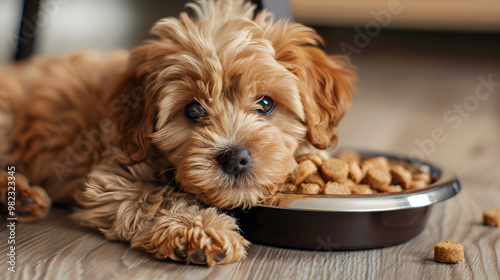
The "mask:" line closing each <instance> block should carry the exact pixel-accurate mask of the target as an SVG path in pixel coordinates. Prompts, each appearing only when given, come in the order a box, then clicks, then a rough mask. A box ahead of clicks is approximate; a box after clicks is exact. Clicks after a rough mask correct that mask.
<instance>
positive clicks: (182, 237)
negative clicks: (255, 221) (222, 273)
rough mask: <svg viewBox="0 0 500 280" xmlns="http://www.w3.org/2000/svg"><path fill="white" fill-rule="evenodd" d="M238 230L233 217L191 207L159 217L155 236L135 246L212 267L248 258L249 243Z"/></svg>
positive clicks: (179, 259)
mask: <svg viewBox="0 0 500 280" xmlns="http://www.w3.org/2000/svg"><path fill="white" fill-rule="evenodd" d="M237 230H238V226H237V225H236V221H235V219H234V218H232V217H230V216H228V215H226V214H220V213H218V212H217V210H216V209H215V208H206V209H197V208H196V206H192V207H189V208H188V209H187V211H186V212H185V213H176V214H173V215H172V214H170V215H168V214H167V215H165V216H162V217H159V218H158V219H157V220H156V221H155V225H154V227H153V233H152V234H148V235H150V236H149V237H146V236H144V237H140V238H138V239H136V240H133V242H132V246H133V247H139V246H141V247H142V248H144V249H145V250H146V251H148V252H150V253H152V254H154V256H155V257H156V258H158V259H166V258H170V259H172V260H175V261H183V262H185V263H187V264H190V263H192V264H203V265H205V264H206V265H208V266H213V265H215V264H226V263H232V262H236V261H238V260H240V259H243V258H245V257H246V247H247V246H248V245H250V243H249V242H248V241H247V240H245V239H244V238H243V237H241V235H239V234H238V233H237V232H236V231H237ZM141 243H142V244H141Z"/></svg>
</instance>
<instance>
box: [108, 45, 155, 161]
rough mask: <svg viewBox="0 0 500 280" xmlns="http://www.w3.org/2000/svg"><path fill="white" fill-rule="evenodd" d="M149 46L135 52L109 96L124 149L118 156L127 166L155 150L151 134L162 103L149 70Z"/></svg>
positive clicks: (143, 158)
mask: <svg viewBox="0 0 500 280" xmlns="http://www.w3.org/2000/svg"><path fill="white" fill-rule="evenodd" d="M148 49H149V46H148V45H144V46H141V47H138V48H136V49H135V50H134V51H133V52H132V53H131V55H130V58H129V62H128V65H127V69H126V70H125V72H123V73H122V74H121V76H120V77H118V79H117V80H116V81H115V83H114V84H113V86H112V87H111V91H110V94H109V95H108V96H107V104H108V105H109V108H110V109H111V112H112V113H113V116H112V118H113V119H114V121H115V125H116V128H117V144H118V148H119V149H120V150H118V151H116V155H117V157H118V160H119V161H120V162H121V163H122V164H126V165H131V164H134V163H138V162H141V161H143V160H145V159H146V158H147V156H148V155H149V153H150V151H151V143H150V139H149V136H150V134H151V133H153V130H154V128H155V123H156V116H157V111H158V105H157V94H155V91H154V90H152V88H151V87H150V86H149V84H150V80H151V79H152V77H150V76H151V75H152V73H153V71H151V70H148V69H147V67H148V65H147V53H148Z"/></svg>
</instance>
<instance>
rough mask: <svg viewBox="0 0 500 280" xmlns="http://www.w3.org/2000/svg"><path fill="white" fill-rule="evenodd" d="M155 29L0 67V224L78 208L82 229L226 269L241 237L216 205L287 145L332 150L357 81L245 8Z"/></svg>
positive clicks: (270, 185)
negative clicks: (135, 40)
mask: <svg viewBox="0 0 500 280" xmlns="http://www.w3.org/2000/svg"><path fill="white" fill-rule="evenodd" d="M188 12H189V15H188ZM152 33H153V34H155V35H157V36H158V39H157V40H153V41H148V42H146V43H144V44H143V45H141V46H139V47H137V48H136V49H134V50H133V51H132V52H131V53H127V52H114V53H111V54H107V55H104V54H100V53H96V52H90V51H89V52H83V53H78V54H72V55H69V56H65V57H57V58H50V59H41V58H34V59H32V60H30V61H29V62H27V63H22V64H16V65H11V66H9V67H6V68H4V69H3V70H1V72H0V99H1V102H0V136H1V138H0V139H2V142H0V164H1V165H2V166H3V167H7V168H8V171H10V172H7V171H3V172H1V173H0V182H1V183H2V184H1V185H0V190H1V192H0V193H1V194H6V195H5V196H2V197H1V198H0V201H1V202H2V204H3V205H4V206H7V205H10V204H12V203H14V202H12V201H14V199H13V198H14V197H15V205H14V208H15V212H10V213H7V214H6V215H5V216H4V217H17V218H18V220H19V221H34V220H36V219H38V218H41V217H43V216H44V215H45V214H46V213H47V211H48V209H49V208H50V204H51V203H58V204H68V205H78V208H77V209H76V210H75V213H74V215H73V217H74V219H75V220H76V221H77V222H78V223H79V224H80V225H83V226H88V227H92V228H96V229H98V230H99V231H100V232H101V233H102V234H104V236H105V237H106V238H107V239H110V240H123V241H127V242H129V243H130V244H131V246H132V247H134V248H140V249H143V250H145V251H147V252H149V253H151V254H153V255H154V256H155V257H156V258H158V259H167V258H169V259H172V260H175V261H184V262H187V263H197V264H207V265H209V266H211V265H214V264H217V263H220V264H222V263H231V262H235V261H237V260H239V259H242V258H244V257H245V254H246V247H247V246H248V245H249V242H247V241H246V240H245V239H244V238H242V237H241V236H240V235H239V234H238V226H237V224H236V221H235V219H234V218H232V217H230V216H228V215H226V214H223V213H220V212H219V211H218V210H217V209H216V208H233V207H250V206H252V205H256V204H258V203H259V202H261V201H262V200H264V199H266V198H268V197H269V196H271V195H272V194H274V193H275V191H276V189H277V184H280V183H282V182H284V181H286V180H287V178H288V176H289V174H290V173H291V172H292V171H293V170H294V168H295V166H296V163H295V160H294V154H295V152H296V151H297V149H298V148H299V147H304V146H308V145H313V146H315V147H316V148H319V149H325V148H328V147H333V146H335V144H336V142H337V136H336V132H335V127H336V126H337V123H338V122H339V120H340V119H341V118H342V116H343V114H344V112H345V110H346V109H347V108H348V107H349V106H350V104H351V101H352V98H351V91H352V85H351V80H352V79H353V78H354V74H353V72H352V71H351V70H349V68H348V67H347V66H346V64H345V63H344V62H343V60H342V59H341V58H338V57H329V56H327V55H326V54H325V53H324V52H323V51H322V50H321V49H320V48H318V44H319V43H320V42H321V38H320V37H319V36H318V35H317V34H316V33H315V31H314V30H312V29H311V28H308V27H305V26H303V25H301V24H298V23H288V22H285V21H278V22H275V21H274V18H273V15H272V14H271V13H269V12H267V11H263V12H261V13H259V14H257V15H256V16H255V17H254V6H253V5H251V4H250V3H244V2H243V1H241V0H234V1H228V0H225V1H223V0H219V1H210V0H209V1H200V2H196V3H191V4H188V5H187V12H183V13H181V14H180V16H179V18H178V19H177V18H167V19H162V20H160V21H158V22H157V23H156V25H155V26H154V27H153V29H152ZM4 139H8V140H4ZM13 168H15V170H14V171H13V170H12V169H13ZM25 176H26V177H27V178H29V182H28V180H27V179H26V178H25ZM10 181H15V182H16V184H15V186H14V188H12V186H10V185H9V184H8V182H10ZM8 187H10V188H8ZM9 203H10V204H9ZM206 205H208V206H206Z"/></svg>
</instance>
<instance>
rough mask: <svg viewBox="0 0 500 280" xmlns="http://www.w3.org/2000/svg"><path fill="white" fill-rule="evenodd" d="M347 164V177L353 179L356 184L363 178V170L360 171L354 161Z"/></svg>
mask: <svg viewBox="0 0 500 280" xmlns="http://www.w3.org/2000/svg"><path fill="white" fill-rule="evenodd" d="M347 166H348V167H349V179H351V180H353V181H354V182H355V183H356V184H357V183H359V182H361V180H363V172H361V168H359V165H358V164H357V163H355V162H352V161H351V162H348V163H347Z"/></svg>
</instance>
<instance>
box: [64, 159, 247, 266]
mask: <svg viewBox="0 0 500 280" xmlns="http://www.w3.org/2000/svg"><path fill="white" fill-rule="evenodd" d="M76 198H77V201H78V202H79V203H80V205H81V206H82V207H83V208H82V209H78V210H77V211H76V213H75V214H74V218H75V219H76V220H77V221H78V223H79V224H81V225H84V226H89V227H93V228H97V229H99V231H101V232H102V233H103V234H104V235H105V236H106V238H108V239H110V240H123V241H128V242H130V244H131V246H132V247H134V248H141V249H143V250H145V251H147V252H149V253H151V254H153V255H154V256H155V257H156V258H158V259H166V258H170V259H172V260H176V261H185V262H186V263H197V264H208V265H209V266H212V265H214V264H217V263H231V262H235V261H237V260H239V259H242V258H245V256H246V246H248V245H249V242H248V241H246V240H245V239H244V238H242V237H241V236H240V235H239V234H238V233H237V230H238V226H237V225H236V221H235V219H234V218H232V217H230V216H228V215H226V214H221V213H219V212H218V211H217V209H215V208H213V207H209V208H203V207H202V206H201V205H200V203H199V201H198V200H197V199H196V198H195V197H194V196H193V195H191V194H187V193H183V192H179V191H178V190H176V189H174V188H172V187H168V186H167V187H163V186H158V184H157V183H155V182H154V181H153V180H152V175H151V169H150V168H149V167H148V165H147V164H137V165H135V166H133V167H129V168H122V167H120V166H119V165H115V164H111V165H109V164H103V165H98V166H96V167H95V168H94V169H93V171H92V172H91V173H90V174H89V175H88V180H87V182H86V186H85V188H84V189H83V190H81V191H79V192H78V194H77V196H76Z"/></svg>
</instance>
